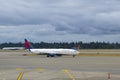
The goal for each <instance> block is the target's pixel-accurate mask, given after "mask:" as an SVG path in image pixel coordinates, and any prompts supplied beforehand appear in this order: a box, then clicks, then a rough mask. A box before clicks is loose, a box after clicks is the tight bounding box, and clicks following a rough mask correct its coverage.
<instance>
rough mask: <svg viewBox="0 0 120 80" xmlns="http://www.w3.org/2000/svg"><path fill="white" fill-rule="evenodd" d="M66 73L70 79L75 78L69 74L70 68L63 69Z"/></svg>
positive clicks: (73, 79)
mask: <svg viewBox="0 0 120 80" xmlns="http://www.w3.org/2000/svg"><path fill="white" fill-rule="evenodd" d="M63 71H64V72H65V73H66V74H68V76H69V77H70V79H71V80H75V77H74V76H73V75H72V74H71V72H70V70H67V69H65V70H63Z"/></svg>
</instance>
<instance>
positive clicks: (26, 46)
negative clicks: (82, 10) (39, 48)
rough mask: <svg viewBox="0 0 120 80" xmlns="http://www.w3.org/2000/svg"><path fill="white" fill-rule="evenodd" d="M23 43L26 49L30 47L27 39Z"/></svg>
mask: <svg viewBox="0 0 120 80" xmlns="http://www.w3.org/2000/svg"><path fill="white" fill-rule="evenodd" d="M24 45H25V48H26V49H30V48H31V45H30V42H29V41H27V39H25V43H24Z"/></svg>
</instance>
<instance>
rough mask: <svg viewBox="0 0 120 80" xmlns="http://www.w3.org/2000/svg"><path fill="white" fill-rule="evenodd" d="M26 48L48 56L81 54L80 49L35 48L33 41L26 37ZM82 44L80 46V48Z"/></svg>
mask: <svg viewBox="0 0 120 80" xmlns="http://www.w3.org/2000/svg"><path fill="white" fill-rule="evenodd" d="M24 44H25V48H26V49H28V50H29V51H30V52H31V53H35V54H45V55H47V57H55V56H62V55H72V56H73V57H75V56H76V55H77V54H79V52H78V50H76V49H46V48H44V49H35V48H33V47H32V46H31V43H30V42H29V41H28V40H27V39H25V43H24ZM79 47H80V45H79V46H78V48H79Z"/></svg>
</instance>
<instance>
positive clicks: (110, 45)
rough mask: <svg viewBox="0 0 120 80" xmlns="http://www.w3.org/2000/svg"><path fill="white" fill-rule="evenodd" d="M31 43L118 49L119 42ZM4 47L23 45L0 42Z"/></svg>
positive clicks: (56, 46) (63, 46)
mask: <svg viewBox="0 0 120 80" xmlns="http://www.w3.org/2000/svg"><path fill="white" fill-rule="evenodd" d="M31 45H32V46H33V47H34V48H76V47H77V46H78V45H80V48H81V49H120V43H109V42H89V43H84V42H81V41H80V42H70V43H69V42H54V43H47V42H39V43H32V42H31ZM4 47H24V43H21V42H19V43H11V42H9V43H1V44H0V48H1V49H2V48H4Z"/></svg>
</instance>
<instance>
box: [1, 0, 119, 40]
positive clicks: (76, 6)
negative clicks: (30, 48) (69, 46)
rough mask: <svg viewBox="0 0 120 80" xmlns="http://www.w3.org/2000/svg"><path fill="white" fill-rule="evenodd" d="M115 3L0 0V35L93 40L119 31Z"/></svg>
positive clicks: (111, 1) (80, 0)
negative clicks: (88, 38)
mask: <svg viewBox="0 0 120 80" xmlns="http://www.w3.org/2000/svg"><path fill="white" fill-rule="evenodd" d="M119 4H120V1H119V0H100V1H98V0H10V1H8V0H1V1H0V5H1V7H0V37H2V38H5V39H6V38H8V39H10V38H11V39H10V40H11V41H12V39H13V38H15V39H17V40H21V39H23V38H24V37H28V38H34V39H38V40H39V39H41V38H43V39H48V41H49V39H50V36H53V38H54V40H58V39H59V38H58V37H61V39H60V40H67V39H64V37H62V36H66V37H70V35H71V36H75V35H76V36H77V37H79V36H80V37H81V35H88V36H90V37H92V36H94V37H93V39H95V40H99V39H98V37H96V36H110V35H111V36H112V37H113V35H120V23H119V21H120V5H119ZM68 35H69V36H68ZM18 36H19V37H18ZM39 36H40V37H39ZM57 36H58V37H57ZM88 36H87V37H88ZM95 37H96V38H95ZM83 38H84V37H83ZM103 38H105V37H103ZM109 38H110V37H109ZM70 39H71V40H72V39H73V38H72V37H71V38H70ZM70 39H69V40H70ZM85 39H86V38H85ZM41 40H42V39H41ZM69 40H68V41H69ZM71 40H70V41H71ZM78 40H79V39H78ZM83 40H84V39H83ZM104 40H106V39H103V41H104ZM3 41H4V39H3ZM51 41H52V39H51ZM115 41H118V39H116V40H115Z"/></svg>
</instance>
